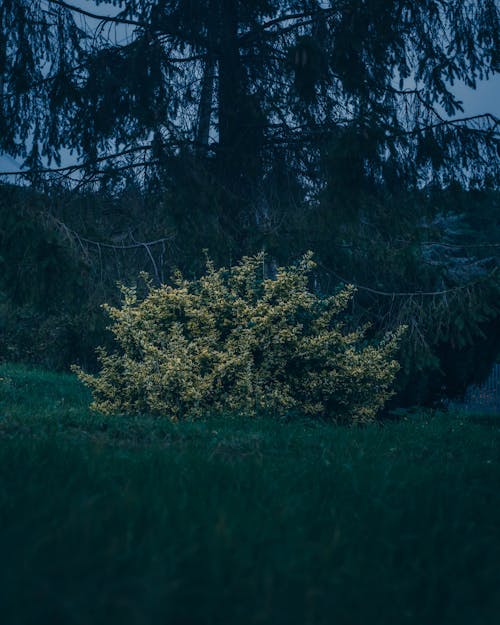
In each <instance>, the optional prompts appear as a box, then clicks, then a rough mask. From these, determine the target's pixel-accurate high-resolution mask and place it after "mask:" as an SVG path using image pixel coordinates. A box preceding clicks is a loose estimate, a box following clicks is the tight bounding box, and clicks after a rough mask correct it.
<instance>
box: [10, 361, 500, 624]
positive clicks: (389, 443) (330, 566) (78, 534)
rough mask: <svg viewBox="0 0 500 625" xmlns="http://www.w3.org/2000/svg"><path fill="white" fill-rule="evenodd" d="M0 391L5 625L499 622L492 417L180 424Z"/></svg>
mask: <svg viewBox="0 0 500 625" xmlns="http://www.w3.org/2000/svg"><path fill="white" fill-rule="evenodd" d="M0 378H1V380H0V467H1V470H0V554H1V561H2V566H1V568H0V599H1V606H2V607H1V620H2V623H3V624H5V625H7V624H9V625H10V624H11V623H12V624H16V625H22V624H24V623H33V624H35V623H36V624H43V623H48V624H50V625H56V624H61V625H63V624H64V625H73V624H74V625H80V624H89V625H90V624H92V625H94V624H96V625H97V624H101V623H103V624H104V623H105V624H106V625H110V624H114V623H117V624H120V625H128V624H134V625H136V624H137V625H138V624H146V623H148V624H149V623H155V624H156V623H158V624H163V623H166V624H172V625H195V624H199V623H203V624H205V623H207V624H213V625H216V624H217V625H219V624H224V623H228V624H237V625H244V624H247V623H249V624H250V623H252V624H259V623H269V624H271V623H272V624H281V623H283V624H285V623H286V624H290V625H294V624H297V625H299V624H300V625H308V624H314V625H316V624H318V625H319V624H323V623H324V624H325V625H326V624H328V625H330V624H333V623H335V624H344V623H345V624H346V625H357V624H359V625H365V624H366V625H373V624H380V625H391V624H394V625H406V624H408V625H409V624H415V625H443V624H455V623H456V624H462V623H463V624H464V625H465V624H467V625H482V624H485V625H486V624H488V625H490V624H491V625H493V624H494V623H497V622H498V620H497V619H498V614H499V613H500V590H499V582H500V576H499V562H500V537H499V531H500V529H499V528H500V488H499V486H500V462H499V460H500V454H499V451H500V427H499V426H500V419H498V421H497V420H496V419H495V418H489V419H480V418H478V419H475V418H473V417H460V418H458V417H454V416H453V415H440V416H432V415H429V414H428V415H417V416H413V417H411V418H408V419H407V420H404V421H402V422H398V423H390V424H387V425H386V426H384V427H381V426H379V425H373V426H370V427H366V428H363V429H348V428H341V427H334V426H329V425H326V424H318V423H310V422H293V423H288V424H284V423H273V422H272V421H270V420H266V419H259V420H249V419H226V420H224V419H218V420H214V419H212V420H210V421H209V422H203V423H201V422H198V423H184V424H172V423H170V422H169V421H168V420H162V419H151V418H147V417H128V418H125V417H112V418H104V417H102V416H99V415H95V414H92V413H91V412H90V411H89V410H88V408H87V406H88V402H89V397H88V394H87V392H86V390H85V389H83V388H82V386H81V385H80V384H79V383H78V381H77V380H76V379H75V378H74V377H73V376H69V375H56V374H52V373H47V372H43V371H39V370H28V369H25V368H21V367H19V366H13V365H3V366H1V367H0Z"/></svg>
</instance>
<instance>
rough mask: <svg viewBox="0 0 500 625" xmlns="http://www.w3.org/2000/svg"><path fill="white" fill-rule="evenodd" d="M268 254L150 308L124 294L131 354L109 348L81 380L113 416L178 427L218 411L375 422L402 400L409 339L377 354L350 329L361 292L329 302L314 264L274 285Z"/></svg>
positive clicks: (164, 292) (132, 293)
mask: <svg viewBox="0 0 500 625" xmlns="http://www.w3.org/2000/svg"><path fill="white" fill-rule="evenodd" d="M263 262H264V257H263V255H262V254H260V255H257V256H254V257H245V258H243V260H242V261H241V263H240V264H239V265H238V266H236V267H233V268H231V269H224V268H223V269H215V267H214V266H213V263H211V262H210V261H208V262H207V271H206V274H205V275H204V276H203V277H202V278H200V279H199V280H193V281H189V280H186V279H184V278H183V277H182V276H181V275H177V276H176V278H175V281H174V283H173V285H172V286H167V285H162V286H160V287H158V288H153V287H152V286H151V285H149V286H148V293H147V295H146V296H145V297H144V298H142V299H141V298H139V297H138V296H137V292H136V289H134V288H125V287H123V288H122V291H123V296H124V299H123V304H122V306H121V308H113V307H109V306H108V307H107V311H108V313H109V315H110V317H111V319H112V326H111V329H112V331H113V333H114V336H115V339H116V342H117V344H118V346H119V351H117V352H116V353H111V354H110V353H107V352H106V351H105V350H103V349H100V351H99V359H100V363H101V365H102V369H101V372H100V374H99V375H97V376H93V375H88V374H86V373H84V372H83V371H81V370H80V369H77V371H78V375H79V377H80V379H81V380H83V382H84V383H85V384H87V385H88V386H89V387H90V388H91V389H92V391H93V396H94V402H93V407H94V408H95V409H96V410H98V411H100V412H103V413H125V412H128V413H130V412H137V411H138V412H145V413H155V414H166V415H169V416H170V417H171V418H172V419H182V418H190V417H201V416H202V415H205V414H207V413H210V412H212V413H213V412H233V413H234V412H238V413H245V414H249V415H255V414H256V413H259V412H266V413H271V414H273V415H285V414H287V413H291V412H300V413H303V414H307V415H311V416H321V417H328V418H331V419H334V420H337V421H343V422H349V423H356V422H367V421H370V420H372V419H373V418H374V417H375V415H376V413H377V411H378V410H379V408H380V407H381V406H382V405H383V404H384V402H385V401H386V400H387V398H388V397H389V396H390V395H391V392H390V387H391V384H392V382H393V380H394V376H395V374H396V372H397V371H398V368H399V365H398V363H397V362H396V361H395V360H394V359H393V357H394V354H395V352H396V350H397V346H398V342H399V335H400V332H398V333H396V334H394V335H391V336H387V337H386V338H385V339H384V340H383V341H382V342H380V343H378V344H377V345H375V344H369V343H368V342H367V341H366V340H365V336H364V330H357V331H354V332H348V331H347V330H345V328H344V327H343V325H342V323H341V322H340V321H339V319H338V315H339V313H340V312H341V311H342V310H344V309H345V308H346V306H347V305H348V303H349V301H350V299H351V297H352V294H353V287H346V288H345V289H343V290H342V291H341V292H340V293H338V294H336V295H334V296H331V297H325V298H321V297H318V296H317V295H315V294H314V293H313V292H311V291H310V290H309V288H308V279H309V274H310V272H311V270H312V269H313V267H314V262H313V261H312V254H311V253H308V254H306V255H305V256H304V257H303V258H302V260H301V261H300V262H299V263H298V264H297V265H296V266H293V267H287V268H279V269H278V271H277V275H276V278H275V279H265V278H264V277H263V270H262V267H263Z"/></svg>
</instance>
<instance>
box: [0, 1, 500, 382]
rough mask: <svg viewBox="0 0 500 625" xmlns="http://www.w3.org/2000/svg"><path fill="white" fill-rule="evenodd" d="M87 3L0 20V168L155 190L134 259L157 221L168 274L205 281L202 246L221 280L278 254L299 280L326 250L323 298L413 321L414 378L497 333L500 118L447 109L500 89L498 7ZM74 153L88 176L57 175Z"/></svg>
mask: <svg viewBox="0 0 500 625" xmlns="http://www.w3.org/2000/svg"><path fill="white" fill-rule="evenodd" d="M95 5H97V8H95ZM82 6H84V5H83V4H82V3H79V5H78V6H73V5H72V4H71V3H70V2H65V1H64V0H34V1H29V2H28V1H27V0H5V1H4V2H3V3H2V5H1V6H0V25H1V28H0V31H1V33H0V37H1V39H0V77H1V79H0V91H1V93H0V96H1V98H0V101H1V103H2V115H1V116H0V124H2V130H3V132H1V133H0V149H3V150H5V151H7V152H9V153H11V154H12V155H14V156H18V157H22V158H25V159H26V164H27V166H28V167H29V168H30V170H31V177H32V178H33V179H34V177H35V175H36V176H37V182H38V183H40V179H39V178H40V175H41V174H47V175H49V176H51V177H52V178H51V179H52V181H54V177H57V178H60V179H62V180H63V181H64V180H67V181H70V182H71V184H72V185H73V189H74V188H75V185H76V187H77V188H80V189H81V188H84V186H85V185H86V184H89V185H91V186H90V187H88V188H89V189H94V190H96V189H100V190H101V192H103V193H105V194H111V195H113V196H114V197H115V198H118V197H120V193H121V194H122V196H121V197H122V198H123V197H126V196H127V195H126V194H127V193H128V189H130V188H131V186H134V185H139V186H140V187H141V188H142V191H143V193H144V200H143V201H141V202H140V203H139V205H140V207H141V208H140V211H142V212H143V214H141V215H139V214H138V213H137V212H135V213H134V215H133V218H132V217H131V219H135V220H136V225H133V224H132V225H130V224H129V225H128V226H127V227H126V228H125V229H124V235H125V236H128V237H129V239H128V242H129V243H131V244H134V242H133V241H132V240H131V239H130V237H131V236H132V234H131V233H135V234H134V236H136V237H137V236H138V234H137V232H138V230H141V232H142V233H143V234H144V235H145V236H146V233H144V232H143V227H142V222H144V223H149V224H150V226H151V230H150V234H151V235H153V234H154V235H155V236H151V237H150V240H152V239H156V235H158V236H159V237H160V238H162V234H163V233H164V232H171V231H174V232H176V233H177V234H176V236H177V244H176V247H175V249H174V250H173V251H172V253H171V255H170V256H169V255H167V256H165V257H164V258H166V261H165V262H167V264H168V263H169V262H174V261H175V262H176V263H177V264H183V263H185V264H186V265H190V267H189V269H190V270H191V271H194V272H196V271H197V267H199V265H197V264H196V263H198V262H199V260H198V259H199V257H200V254H199V251H200V249H199V248H201V247H212V248H216V251H215V253H214V252H213V253H212V255H213V256H214V258H216V260H220V261H221V262H223V263H225V264H226V263H228V262H229V263H230V262H231V259H232V258H236V257H238V256H239V255H241V254H242V253H246V252H254V251H255V249H256V248H261V247H262V246H265V247H266V248H267V249H268V250H269V251H270V252H271V253H272V255H273V256H274V257H276V258H277V259H279V260H280V261H281V262H282V263H283V264H286V263H287V262H288V261H289V259H290V258H291V257H292V256H295V257H296V256H298V255H300V254H301V253H302V252H303V251H304V250H305V249H308V248H312V249H315V250H316V251H317V252H318V256H319V260H320V262H321V265H322V266H323V272H322V273H319V274H318V277H317V279H318V288H322V289H325V290H329V289H331V288H333V286H334V285H335V284H337V283H338V281H339V280H340V279H344V280H347V281H353V282H356V283H358V284H359V285H360V287H362V288H361V289H360V290H359V291H358V296H357V297H356V299H355V306H354V308H353V311H352V313H353V315H354V316H356V317H358V318H368V319H370V320H371V321H372V322H374V324H375V326H374V327H375V330H380V329H382V328H383V327H384V326H386V325H387V324H392V323H396V322H399V321H406V322H408V321H411V322H412V323H413V325H414V328H415V330H414V333H413V334H411V335H410V336H411V341H412V342H411V346H412V347H411V349H410V347H408V351H407V360H408V362H409V363H413V364H412V365H411V366H410V365H408V368H407V374H408V375H409V376H410V377H411V375H413V373H414V371H415V366H418V367H427V369H429V368H432V367H433V368H434V371H436V370H437V368H439V366H442V363H443V362H444V361H443V358H444V357H443V358H442V357H441V355H440V354H439V353H438V352H439V349H440V348H438V346H439V345H441V344H443V345H447V346H449V345H451V344H452V343H453V342H454V341H455V343H456V344H457V345H458V342H457V341H456V337H457V336H464V337H466V338H467V341H468V342H469V343H474V344H477V340H478V337H479V336H480V333H481V332H484V331H485V324H490V325H491V324H492V323H493V322H494V320H495V319H497V318H498V316H499V315H500V311H499V310H498V305H497V304H495V301H498V298H496V293H497V291H495V289H496V288H497V287H496V285H497V278H496V274H495V271H494V270H495V267H496V265H497V263H498V255H497V254H496V253H495V252H496V250H497V248H495V247H489V248H483V247H478V245H484V244H492V243H493V245H495V241H492V240H489V241H484V240H483V239H482V236H483V234H482V233H483V232H484V228H486V227H487V228H488V229H489V230H490V232H491V233H492V234H493V232H494V228H495V223H496V222H495V217H494V212H492V211H491V210H489V209H488V210H485V214H486V213H487V217H485V220H484V221H483V222H482V223H481V224H480V223H478V222H474V220H473V219H472V220H471V217H472V216H473V214H474V212H475V211H476V210H479V208H478V207H483V208H484V207H485V206H488V207H492V206H495V205H496V204H495V202H497V199H496V198H497V196H496V195H495V189H496V188H497V187H498V180H499V177H498V174H499V153H498V150H499V134H498V120H497V119H496V118H495V117H494V116H492V115H488V114H485V115H480V116H474V117H467V116H463V111H462V110H461V104H460V102H458V101H457V99H456V98H455V96H454V95H453V93H452V85H453V82H454V81H456V80H460V81H463V82H465V84H467V85H468V86H474V85H475V82H476V80H478V79H483V78H488V77H489V76H491V75H492V74H493V73H494V72H496V71H498V58H499V57H498V50H499V45H498V44H499V41H498V37H499V35H498V33H499V32H500V28H499V12H498V8H497V5H496V3H495V0H475V1H472V0H466V1H459V0H429V1H427V2H421V1H417V0H364V1H354V0H338V1H335V0H332V1H331V2H319V1H317V0H309V1H306V2H304V1H302V2H294V1H285V0H268V1H264V0H262V1H260V0H256V1H250V0H191V1H189V2H187V1H182V2H180V1H179V2H177V1H172V0H171V1H167V0H148V1H140V2H139V1H136V0H122V1H118V2H114V3H110V2H105V1H97V2H95V3H93V5H92V8H88V9H87V8H82ZM460 114H462V117H460ZM68 149H69V150H73V151H74V155H75V156H76V158H77V160H78V163H77V164H76V165H74V166H73V165H66V164H65V163H61V162H60V155H61V151H64V150H68ZM48 170H51V171H48ZM71 179H73V180H71ZM96 185H97V186H96ZM443 189H447V191H446V193H443V192H442V190H443ZM452 189H457V190H456V191H452ZM460 189H462V191H460ZM463 190H476V195H471V193H470V192H467V193H465V191H463ZM123 194H125V195H123ZM481 194H482V195H481ZM457 197H458V198H459V201H458V202H455V203H454V202H452V201H450V198H455V199H456V198H457ZM158 207H163V208H162V210H160V209H158ZM481 210H482V208H481ZM144 212H147V215H146V216H144ZM93 219H94V220H95V214H94V216H93ZM68 220H69V222H70V223H69V226H71V228H70V229H72V230H74V231H78V232H79V233H80V234H82V232H83V233H84V234H85V233H87V234H88V235H89V236H88V237H87V238H89V239H91V240H95V238H96V236H95V233H94V234H93V235H92V236H90V235H91V234H92V233H90V234H89V233H88V232H87V230H88V229H89V228H90V229H92V224H89V223H87V224H83V223H81V224H80V227H79V228H77V226H76V223H75V217H74V216H73V217H71V216H68ZM141 220H142V222H141V226H140V227H139V226H137V222H138V221H141ZM111 221H112V220H110V219H104V220H102V221H100V222H99V223H100V224H101V230H100V231H99V232H100V236H101V237H104V236H107V235H109V234H110V228H112V225H111ZM117 221H118V222H120V223H121V220H120V219H118V220H117ZM117 221H115V222H114V223H115V225H116V223H117ZM473 222H474V223H473ZM104 224H106V226H105V227H106V228H108V231H107V232H106V230H105V229H103V228H104ZM81 240H82V239H81ZM108 243H109V241H108ZM434 244H437V245H434ZM446 246H449V247H446ZM450 246H451V247H450ZM452 246H455V247H452ZM464 246H466V247H464ZM467 246H470V247H467ZM134 249H135V248H134ZM194 249H196V252H197V254H193V250H194ZM452 250H454V252H453V253H452V252H451V251H452ZM486 250H487V251H488V255H486V254H483V251H486ZM217 254H221V255H222V256H223V258H218V256H217ZM194 256H196V260H195V261H193V257H194ZM145 258H146V259H149V260H147V262H150V263H151V266H150V267H148V268H149V269H153V270H155V267H156V268H157V269H158V266H159V264H161V263H160V259H159V258H153V256H152V255H151V256H147V255H146V256H145ZM99 262H100V261H99ZM162 271H163V269H161V270H160V269H158V271H157V273H158V275H160V274H161V273H162ZM153 273H154V271H153ZM465 291H467V292H469V291H470V293H471V298H472V300H471V301H473V302H474V305H471V306H468V307H467V305H465V304H463V298H462V297H461V295H462V294H463V292H465ZM422 293H425V294H426V295H422ZM394 294H397V295H396V296H394ZM467 310H468V311H469V312H467ZM460 311H463V315H460V314H458V312H460ZM471 311H473V312H471ZM462 318H463V319H465V321H464V328H465V327H467V328H468V330H467V332H466V331H465V330H460V328H459V325H460V324H458V325H457V324H456V323H455V321H454V320H456V319H462ZM444 320H447V321H446V322H445V321H444ZM449 359H450V358H449ZM451 360H453V358H451ZM472 360H473V361H475V359H472ZM476 360H477V359H476ZM415 362H417V365H415ZM429 370H430V369H429ZM467 375H468V374H467ZM467 375H465V378H467ZM441 382H442V380H440V381H439V382H438V386H441V385H442V384H441Z"/></svg>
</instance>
